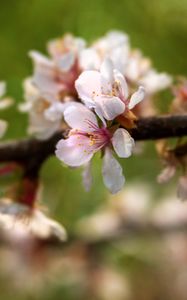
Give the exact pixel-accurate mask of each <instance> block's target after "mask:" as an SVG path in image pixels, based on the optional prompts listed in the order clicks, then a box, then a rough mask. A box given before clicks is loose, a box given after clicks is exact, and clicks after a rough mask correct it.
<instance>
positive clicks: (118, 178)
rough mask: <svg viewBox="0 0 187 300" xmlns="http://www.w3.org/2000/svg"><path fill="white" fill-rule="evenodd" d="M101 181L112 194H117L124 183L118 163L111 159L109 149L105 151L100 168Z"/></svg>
mask: <svg viewBox="0 0 187 300" xmlns="http://www.w3.org/2000/svg"><path fill="white" fill-rule="evenodd" d="M102 174H103V181H104V184H105V186H106V187H107V188H108V189H109V191H110V192H111V193H112V194H115V193H117V192H119V191H120V190H121V189H122V187H123V185H124V183H125V178H124V176H123V170H122V167H121V166H120V164H119V163H118V161H117V160H116V159H115V158H114V157H113V155H112V153H111V151H110V149H106V150H105V155H104V157H103V166H102Z"/></svg>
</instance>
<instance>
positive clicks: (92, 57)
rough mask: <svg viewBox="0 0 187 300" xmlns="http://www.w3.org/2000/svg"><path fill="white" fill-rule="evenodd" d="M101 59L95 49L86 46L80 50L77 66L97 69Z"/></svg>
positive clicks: (84, 68)
mask: <svg viewBox="0 0 187 300" xmlns="http://www.w3.org/2000/svg"><path fill="white" fill-rule="evenodd" d="M100 64H101V59H100V57H99V54H98V53H97V51H96V50H95V49H93V48H87V49H84V50H82V51H81V52H80V55H79V66H80V68H81V69H83V70H98V69H99V67H100Z"/></svg>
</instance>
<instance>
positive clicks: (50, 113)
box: [44, 102, 65, 122]
mask: <svg viewBox="0 0 187 300" xmlns="http://www.w3.org/2000/svg"><path fill="white" fill-rule="evenodd" d="M64 109H65V105H64V104H63V103H60V102H57V103H54V104H52V105H51V106H50V107H49V108H48V109H46V110H45V112H44V116H45V117H46V119H47V120H49V121H52V122H55V121H57V120H61V119H62V116H63V113H64Z"/></svg>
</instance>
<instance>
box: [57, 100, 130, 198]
mask: <svg viewBox="0 0 187 300" xmlns="http://www.w3.org/2000/svg"><path fill="white" fill-rule="evenodd" d="M64 119H65V121H66V122H67V124H68V125H69V126H70V127H71V130H70V132H69V136H68V138H67V139H61V140H60V141H59V142H58V144H57V146H56V156H57V157H58V158H59V159H60V160H61V161H62V162H64V163H65V164H66V165H68V166H71V167H79V166H82V165H83V166H84V165H85V164H87V163H88V162H89V161H90V160H91V159H92V157H93V156H94V154H95V153H96V152H98V151H102V152H103V165H102V174H103V180H104V184H105V186H106V187H107V188H108V189H109V190H110V192H111V193H117V192H118V191H119V190H120V189H121V188H122V186H123V184H124V182H125V179H124V176H123V174H122V168H121V166H120V164H119V163H118V161H117V160H116V159H115V158H114V156H113V150H114V151H115V153H116V154H117V155H118V157H124V158H126V157H129V156H130V155H131V153H132V148H133V146H134V140H133V139H132V138H131V136H130V135H129V133H128V132H127V131H126V130H125V129H122V128H118V129H117V130H115V131H114V130H113V128H107V127H106V125H105V123H103V124H102V126H101V127H99V125H98V121H97V118H96V115H95V114H94V113H93V112H92V111H91V110H89V109H88V108H86V107H85V106H84V105H83V104H80V103H75V104H74V105H71V106H69V107H68V108H66V109H65V111H64ZM112 148H113V150H112Z"/></svg>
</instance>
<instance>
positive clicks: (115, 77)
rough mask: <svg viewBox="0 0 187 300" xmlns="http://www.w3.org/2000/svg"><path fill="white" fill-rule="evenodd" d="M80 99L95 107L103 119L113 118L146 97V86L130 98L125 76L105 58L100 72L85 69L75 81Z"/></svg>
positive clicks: (88, 105)
mask: <svg viewBox="0 0 187 300" xmlns="http://www.w3.org/2000/svg"><path fill="white" fill-rule="evenodd" d="M75 87H76V90H77V92H78V95H79V97H80V99H81V100H82V101H83V102H84V104H85V105H86V106H87V107H88V108H93V109H94V110H95V112H96V114H97V115H98V116H99V117H100V118H101V120H103V118H104V119H106V120H113V119H115V118H116V117H117V116H119V115H121V114H122V113H123V112H124V111H128V110H129V109H132V108H133V107H134V106H135V105H136V104H138V103H139V102H140V101H142V100H143V98H144V94H145V91H144V88H143V87H139V89H138V91H137V92H135V93H134V94H133V95H132V96H131V98H130V99H128V96H129V93H128V86H127V83H126V80H125V78H124V76H123V75H122V74H121V73H120V72H119V71H118V70H116V69H114V68H113V64H112V61H111V60H110V59H105V60H104V62H103V63H102V65H101V68H100V72H98V71H84V72H83V73H82V74H81V75H80V76H79V78H78V79H77V80H76V82H75Z"/></svg>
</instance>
